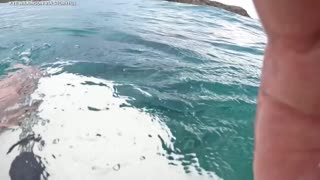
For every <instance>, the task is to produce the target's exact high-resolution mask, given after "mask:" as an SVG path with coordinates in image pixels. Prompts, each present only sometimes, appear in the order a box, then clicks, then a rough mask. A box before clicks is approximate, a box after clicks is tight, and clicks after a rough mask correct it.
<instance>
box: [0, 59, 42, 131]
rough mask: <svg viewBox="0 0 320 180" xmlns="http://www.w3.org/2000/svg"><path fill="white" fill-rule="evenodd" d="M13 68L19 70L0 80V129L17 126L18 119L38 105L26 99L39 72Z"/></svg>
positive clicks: (35, 84)
mask: <svg viewBox="0 0 320 180" xmlns="http://www.w3.org/2000/svg"><path fill="white" fill-rule="evenodd" d="M14 68H15V69H19V70H18V71H16V72H14V73H11V74H9V75H8V76H7V77H5V78H4V79H2V80H1V79H0V129H1V128H4V127H9V126H11V125H16V124H18V120H19V118H21V117H23V116H26V115H27V114H28V112H30V111H32V110H35V109H36V108H37V106H38V105H39V103H34V102H29V101H28V98H29V96H30V95H31V94H32V93H33V91H34V90H35V89H36V87H37V84H38V80H39V79H40V77H41V73H40V71H39V70H38V69H36V68H34V67H29V66H23V65H16V66H15V67H14Z"/></svg>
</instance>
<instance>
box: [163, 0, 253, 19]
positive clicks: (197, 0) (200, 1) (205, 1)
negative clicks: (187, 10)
mask: <svg viewBox="0 0 320 180" xmlns="http://www.w3.org/2000/svg"><path fill="white" fill-rule="evenodd" d="M167 1H171V2H179V3H186V4H195V5H206V6H213V7H217V8H221V9H224V10H226V11H230V12H233V13H236V14H239V15H241V16H245V17H250V16H249V14H248V12H247V11H246V10H245V9H243V8H242V7H239V6H233V5H227V4H223V3H220V2H216V1H210V0H167Z"/></svg>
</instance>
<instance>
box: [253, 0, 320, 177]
mask: <svg viewBox="0 0 320 180" xmlns="http://www.w3.org/2000/svg"><path fill="white" fill-rule="evenodd" d="M254 3H255V5H256V8H257V10H258V14H259V16H260V18H261V21H262V24H263V26H264V28H265V31H266V34H267V36H268V45H267V47H266V51H265V58H264V65H263V70H262V77H261V87H260V92H259V95H258V110H257V117H256V126H255V155H254V156H255V158H254V177H255V180H319V179H320V83H319V82H320V43H319V42H320V41H319V40H320V21H319V19H320V11H319V9H320V1H316V0H254Z"/></svg>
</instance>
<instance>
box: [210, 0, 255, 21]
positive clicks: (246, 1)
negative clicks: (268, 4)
mask: <svg viewBox="0 0 320 180" xmlns="http://www.w3.org/2000/svg"><path fill="white" fill-rule="evenodd" d="M215 1H219V2H222V3H225V4H231V5H236V6H241V7H243V8H244V9H246V10H247V11H248V13H249V15H250V16H251V17H252V18H256V19H257V18H258V15H257V12H256V10H255V7H254V5H253V2H252V0H215Z"/></svg>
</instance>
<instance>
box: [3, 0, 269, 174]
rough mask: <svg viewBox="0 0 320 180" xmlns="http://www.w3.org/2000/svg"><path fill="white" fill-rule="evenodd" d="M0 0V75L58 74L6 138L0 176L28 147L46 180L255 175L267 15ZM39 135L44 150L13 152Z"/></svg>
mask: <svg viewBox="0 0 320 180" xmlns="http://www.w3.org/2000/svg"><path fill="white" fill-rule="evenodd" d="M0 6H1V7H0V8H1V11H0V16H1V19H0V21H1V23H0V32H1V33H0V75H4V74H6V73H7V72H6V70H5V68H6V67H9V66H10V65H13V64H18V63H23V64H27V65H32V66H36V67H39V68H40V69H41V70H42V71H43V72H47V73H48V74H50V75H51V76H47V77H45V78H43V79H42V80H40V84H39V88H38V89H37V91H36V92H35V93H34V95H33V96H32V99H33V100H42V101H43V103H42V104H41V105H40V107H39V110H38V112H36V113H34V114H32V115H31V116H30V117H29V118H27V119H26V120H25V121H24V123H23V124H22V127H21V128H18V127H17V128H14V130H13V131H7V132H5V133H3V134H2V135H0V141H1V142H2V145H1V147H0V158H1V159H4V160H3V162H1V163H0V179H4V180H5V179H8V178H9V175H8V174H9V173H8V172H9V168H10V163H11V162H12V160H13V159H14V157H15V156H16V155H17V154H19V152H21V151H31V149H32V150H33V151H34V152H35V153H36V154H37V155H39V156H40V157H42V158H43V161H44V162H43V163H44V165H45V166H46V168H47V171H48V173H49V174H50V176H49V178H48V179H67V178H69V179H105V178H108V179H128V178H129V177H131V178H132V179H225V180H239V179H243V180H250V179H253V176H252V151H253V120H254V115H255V108H256V95H257V91H258V86H259V81H260V78H259V75H260V68H261V64H262V56H263V49H264V47H265V35H264V33H263V31H262V28H261V25H260V24H259V22H258V21H256V20H253V19H249V18H245V17H241V16H238V15H235V14H232V13H230V12H226V11H223V10H220V9H216V8H212V7H202V6H193V5H186V4H176V3H170V2H165V1H156V0H122V1H117V0H109V1H102V0H94V1H82V0H79V1H77V6H71V7H36V6H27V7H22V6H21V7H18V6H9V5H8V4H1V5H0ZM31 132H34V133H36V134H39V135H41V137H42V139H43V141H45V145H44V146H43V147H42V146H40V145H39V143H35V145H34V147H32V148H31V149H30V148H29V149H28V148H27V149H24V148H20V149H18V148H16V149H14V150H13V152H12V153H11V154H9V155H5V153H6V152H7V151H8V149H9V147H10V146H11V145H13V144H14V143H16V142H17V141H18V140H19V138H23V137H24V136H26V135H27V134H29V133H31ZM57 139H58V140H57ZM57 141H58V142H57ZM44 159H45V160H44Z"/></svg>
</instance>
